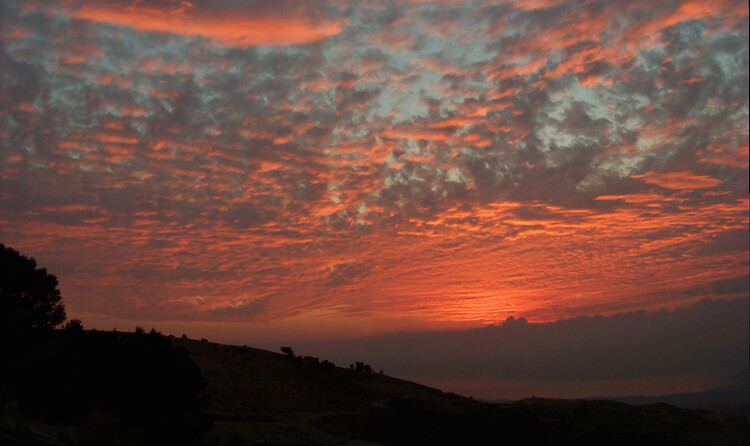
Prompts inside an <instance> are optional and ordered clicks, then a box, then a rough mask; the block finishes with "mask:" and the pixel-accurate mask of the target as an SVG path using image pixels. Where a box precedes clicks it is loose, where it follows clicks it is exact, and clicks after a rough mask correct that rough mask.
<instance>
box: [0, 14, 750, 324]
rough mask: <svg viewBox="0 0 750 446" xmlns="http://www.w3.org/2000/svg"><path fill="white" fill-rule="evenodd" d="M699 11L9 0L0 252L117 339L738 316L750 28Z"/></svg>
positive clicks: (3, 38) (1, 95)
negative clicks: (658, 315) (45, 275)
mask: <svg viewBox="0 0 750 446" xmlns="http://www.w3.org/2000/svg"><path fill="white" fill-rule="evenodd" d="M707 5H709V4H708V3H706V2H702V1H664V2H658V4H654V2H646V1H635V2H616V1H605V2H602V1H593V0H592V1H583V0H582V1H573V2H556V1H507V2H489V1H488V2H484V1H474V2H408V1H391V2H383V3H370V2H351V3H349V2H284V1H282V2H268V1H253V2H221V5H219V6H216V5H215V2H204V1H193V2H173V1H168V0H163V1H136V2H125V1H115V0H108V1H102V2H79V1H62V0H61V1H29V2H26V1H24V2H21V1H6V2H3V3H2V5H0V8H2V9H1V10H0V20H1V21H2V23H0V33H1V34H0V65H1V66H2V67H3V70H2V73H0V238H1V239H2V240H3V242H4V243H6V244H8V245H9V246H13V247H15V248H17V249H19V250H21V251H22V252H24V253H26V254H28V255H33V256H36V257H37V259H38V260H39V261H40V263H41V264H43V265H45V266H48V268H49V269H50V270H51V271H53V272H54V273H55V274H57V275H58V276H59V277H60V281H61V286H62V288H63V293H64V295H65V299H66V302H68V306H69V307H70V308H71V310H73V311H74V312H75V311H79V312H87V313H96V314H101V315H110V316H117V317H123V318H130V319H136V318H143V319H151V320H158V319H172V320H174V319H179V320H232V321H244V320H253V321H267V320H274V319H282V318H287V317H291V316H295V315H301V314H305V313H308V312H314V311H317V312H320V311H328V312H331V313H336V314H338V315H346V316H352V317H357V316H368V317H382V318H389V317H395V316H406V317H415V318H419V319H422V320H433V321H436V320H437V321H456V322H458V321H468V322H472V323H477V324H479V323H488V322H496V321H502V320H505V318H506V317H507V316H509V315H516V316H525V317H527V318H529V320H531V321H551V320H556V319H559V318H563V317H570V316H574V315H579V314H598V313H604V314H612V313H614V312H618V311H625V310H633V309H640V308H647V309H656V308H659V307H661V306H666V307H668V308H674V307H675V306H678V305H680V304H684V303H690V302H695V301H698V300H700V299H701V298H703V297H706V296H716V295H728V296H731V297H738V296H743V295H747V288H744V289H741V290H732V291H731V292H727V293H729V294H717V291H716V289H715V284H716V283H719V282H722V281H732V280H737V278H742V277H745V275H746V274H747V270H748V206H749V205H748V124H747V123H748V85H747V78H748V44H747V40H748V12H747V4H746V2H740V1H717V2H711V3H710V7H709V6H707Z"/></svg>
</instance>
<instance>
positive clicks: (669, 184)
mask: <svg viewBox="0 0 750 446" xmlns="http://www.w3.org/2000/svg"><path fill="white" fill-rule="evenodd" d="M631 178H636V179H642V180H643V181H645V182H646V183H649V184H655V185H657V186H659V187H664V188H667V189H677V190H694V189H705V188H711V187H716V186H718V185H719V184H721V183H723V181H721V180H717V179H716V178H711V177H710V176H707V175H695V174H692V173H690V172H668V173H654V172H648V173H644V174H641V175H633V176H631Z"/></svg>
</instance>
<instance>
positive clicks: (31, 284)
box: [0, 243, 65, 331]
mask: <svg viewBox="0 0 750 446" xmlns="http://www.w3.org/2000/svg"><path fill="white" fill-rule="evenodd" d="M63 321H65V306H64V305H63V303H62V297H61V296H60V290H59V289H58V287H57V277H55V276H54V275H52V274H50V273H48V272H47V269H45V268H40V267H37V264H36V261H35V260H34V259H33V258H28V257H25V256H23V255H21V254H20V253H19V252H18V251H16V250H15V249H13V248H9V247H6V246H5V245H3V244H2V243H0V329H3V330H9V331H18V330H24V329H29V328H53V327H55V326H57V325H59V324H61V323H62V322H63Z"/></svg>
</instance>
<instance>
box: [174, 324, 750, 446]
mask: <svg viewBox="0 0 750 446" xmlns="http://www.w3.org/2000/svg"><path fill="white" fill-rule="evenodd" d="M174 342H175V343H177V344H178V345H181V346H183V347H185V348H186V349H187V350H188V351H189V353H190V354H191V357H192V358H193V360H194V361H195V362H196V364H197V365H198V367H199V368H200V369H201V370H202V372H203V374H204V376H205V377H206V379H207V382H208V390H209V394H210V402H209V410H210V411H211V414H212V415H213V416H214V427H213V429H212V431H211V432H210V433H209V435H208V437H209V438H207V441H208V442H210V443H211V444H217V445H241V444H247V445H250V444H253V445H254V444H276V445H283V444H288V445H291V444H311V445H313V444H314V445H323V444H342V445H343V444H404V445H407V444H425V443H427V444H429V443H432V444H472V443H473V444H476V443H486V442H497V441H498V440H499V439H503V440H518V441H525V442H532V443H546V442H550V441H559V440H561V439H569V440H572V441H575V442H576V443H578V444H595V443H596V444H601V443H603V442H606V443H608V444H633V443H634V442H637V441H639V442H643V441H646V442H650V443H655V442H658V443H659V444H717V445H718V444H722V445H727V444H748V438H750V426H749V425H748V422H747V420H745V419H743V418H741V417H733V416H728V415H718V414H714V413H711V412H707V411H693V410H685V409H680V408H677V407H673V406H670V405H666V404H654V405H648V406H632V405H628V404H624V403H619V402H614V401H566V400H549V399H538V398H537V399H527V400H522V401H519V402H516V403H512V404H489V403H483V402H479V401H476V400H472V399H469V398H464V397H460V396H458V395H454V394H450V393H443V392H441V391H439V390H437V389H432V388H429V387H425V386H422V385H419V384H415V383H411V382H408V381H403V380H398V379H395V378H391V377H389V376H383V375H379V374H376V373H367V372H363V371H356V370H351V369H349V368H341V367H333V366H332V365H331V364H328V365H327V366H324V365H322V364H320V363H318V362H317V361H316V360H315V359H313V358H307V359H304V358H300V357H294V358H292V357H290V356H287V355H282V354H278V353H273V352H268V351H264V350H258V349H253V348H249V347H239V346H225V345H219V344H213V343H209V342H198V341H192V340H183V339H176V340H175V341H174Z"/></svg>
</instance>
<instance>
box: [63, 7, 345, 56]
mask: <svg viewBox="0 0 750 446" xmlns="http://www.w3.org/2000/svg"><path fill="white" fill-rule="evenodd" d="M65 6H66V7H67V8H69V9H66V12H68V13H69V14H70V16H71V17H74V18H76V19H83V20H92V21H94V22H99V23H105V24H110V25H117V26H127V27H130V28H133V29H136V30H138V31H145V32H162V33H172V34H181V35H186V36H199V37H206V38H209V39H212V40H214V41H216V42H218V43H219V44H221V45H226V46H239V47H248V46H259V45H269V46H283V45H300V44H308V43H313V42H316V41H319V40H322V39H324V38H326V37H329V36H333V35H336V34H338V33H340V32H341V30H342V29H343V27H344V26H346V22H347V21H346V19H344V18H333V19H325V18H323V17H320V16H319V15H317V14H315V16H313V15H314V14H311V12H312V11H314V10H315V9H314V8H315V6H314V5H309V9H308V7H306V6H303V5H301V4H295V3H294V2H270V1H255V2H236V1H233V2H220V3H215V2H208V1H203V0H197V1H196V0H194V1H190V2H188V1H181V0H179V1H178V0H147V1H132V0H109V1H104V2H67V4H66V5H65Z"/></svg>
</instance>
